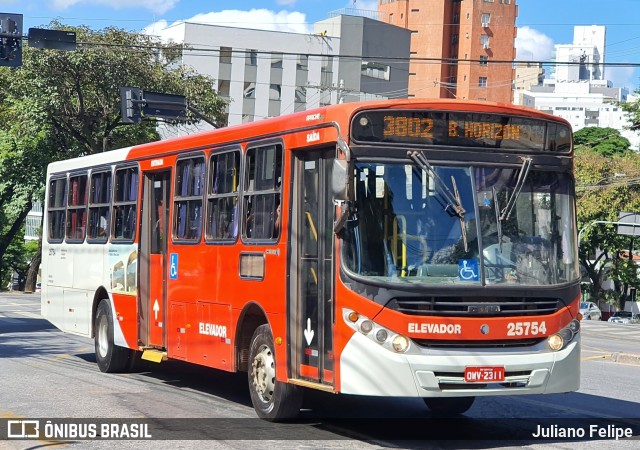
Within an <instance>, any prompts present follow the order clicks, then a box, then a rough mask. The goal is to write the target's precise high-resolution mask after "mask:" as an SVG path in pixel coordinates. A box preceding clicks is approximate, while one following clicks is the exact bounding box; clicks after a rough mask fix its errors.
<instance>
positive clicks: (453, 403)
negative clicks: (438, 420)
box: [424, 397, 476, 416]
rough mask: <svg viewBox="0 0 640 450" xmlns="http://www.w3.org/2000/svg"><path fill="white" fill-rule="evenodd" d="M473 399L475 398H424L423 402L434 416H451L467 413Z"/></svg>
mask: <svg viewBox="0 0 640 450" xmlns="http://www.w3.org/2000/svg"><path fill="white" fill-rule="evenodd" d="M475 399H476V398H475V397H444V398H431V397H425V398H424V402H425V403H426V405H427V406H428V407H429V409H430V410H431V413H432V414H433V415H434V416H451V415H457V414H462V413H465V412H467V411H468V410H469V408H471V405H473V401H474V400H475Z"/></svg>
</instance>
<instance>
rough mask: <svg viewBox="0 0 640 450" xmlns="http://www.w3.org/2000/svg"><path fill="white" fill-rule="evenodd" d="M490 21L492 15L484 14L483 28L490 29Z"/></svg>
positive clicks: (482, 18)
mask: <svg viewBox="0 0 640 450" xmlns="http://www.w3.org/2000/svg"><path fill="white" fill-rule="evenodd" d="M490 20H491V14H488V13H484V14H483V15H482V17H481V19H480V21H481V23H482V26H483V27H488V26H489V21H490Z"/></svg>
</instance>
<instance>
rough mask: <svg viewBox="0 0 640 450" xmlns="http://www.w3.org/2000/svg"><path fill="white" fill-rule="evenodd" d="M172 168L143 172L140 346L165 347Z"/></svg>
mask: <svg viewBox="0 0 640 450" xmlns="http://www.w3.org/2000/svg"><path fill="white" fill-rule="evenodd" d="M170 181H171V171H170V170H165V171H161V172H151V173H145V175H144V185H143V194H142V196H143V197H142V198H143V203H142V226H141V235H140V247H141V248H140V250H141V251H140V254H141V266H140V305H139V310H138V311H139V321H138V326H139V330H138V336H139V340H140V345H141V346H143V347H161V348H166V339H167V335H166V326H165V325H166V317H167V279H166V278H167V277H166V274H167V269H168V264H169V261H167V227H168V223H169V222H168V221H169V189H170Z"/></svg>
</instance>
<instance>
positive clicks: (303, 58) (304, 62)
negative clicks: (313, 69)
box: [296, 55, 309, 70]
mask: <svg viewBox="0 0 640 450" xmlns="http://www.w3.org/2000/svg"><path fill="white" fill-rule="evenodd" d="M296 69H298V70H309V55H298V62H297V63H296Z"/></svg>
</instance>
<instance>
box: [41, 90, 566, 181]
mask: <svg viewBox="0 0 640 450" xmlns="http://www.w3.org/2000/svg"><path fill="white" fill-rule="evenodd" d="M408 108H420V109H431V110H444V111H461V112H477V113H493V114H507V115H517V116H523V117H529V118H533V119H542V120H551V121H555V122H560V123H563V124H565V125H567V126H569V127H570V125H569V123H568V122H567V121H566V120H564V119H562V118H560V117H557V116H552V115H549V114H546V113H543V112H541V111H538V110H536V109H532V108H528V107H523V106H514V105H510V104H506V103H494V102H486V101H471V100H456V99H400V100H376V101H367V102H352V103H342V104H338V105H330V106H325V107H321V108H316V109H311V110H307V111H302V112H298V113H293V114H288V115H285V116H279V117H273V118H269V119H264V120H259V121H256V122H250V123H246V124H240V125H233V126H229V127H223V128H219V129H215V130H210V131H203V132H199V133H193V134H191V135H187V136H180V137H175V138H170V139H166V140H162V141H154V142H150V143H147V144H142V145H137V146H133V147H127V148H123V149H119V150H112V151H109V152H105V153H100V154H96V155H91V156H85V157H81V158H75V159H71V160H67V161H59V162H55V163H52V164H51V165H50V166H49V172H50V173H51V172H60V171H69V170H73V169H75V168H79V167H86V166H99V165H102V164H109V163H114V162H119V161H125V160H137V159H146V158H151V157H154V156H157V155H159V154H163V153H173V152H176V151H182V150H190V149H196V148H205V147H219V146H224V145H228V144H232V143H237V142H244V141H248V140H256V139H261V138H268V137H271V136H277V135H278V134H281V133H282V131H283V130H294V129H304V128H308V127H311V126H313V125H317V124H320V123H327V122H335V123H337V124H338V125H340V124H343V126H345V125H344V124H347V123H348V120H349V119H350V118H351V117H352V116H353V114H355V113H357V112H359V111H361V110H364V109H408ZM340 133H341V134H342V137H343V138H344V139H345V140H346V139H347V138H348V133H349V130H348V128H346V126H345V129H341V130H340Z"/></svg>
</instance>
